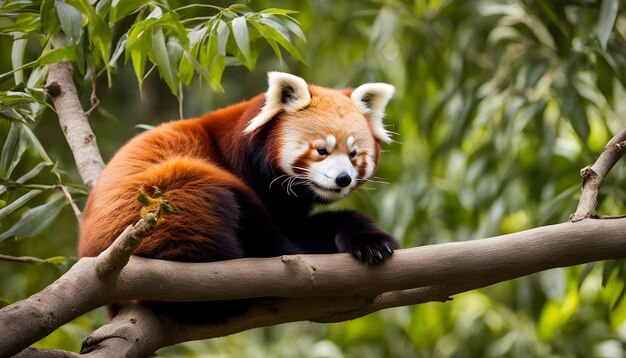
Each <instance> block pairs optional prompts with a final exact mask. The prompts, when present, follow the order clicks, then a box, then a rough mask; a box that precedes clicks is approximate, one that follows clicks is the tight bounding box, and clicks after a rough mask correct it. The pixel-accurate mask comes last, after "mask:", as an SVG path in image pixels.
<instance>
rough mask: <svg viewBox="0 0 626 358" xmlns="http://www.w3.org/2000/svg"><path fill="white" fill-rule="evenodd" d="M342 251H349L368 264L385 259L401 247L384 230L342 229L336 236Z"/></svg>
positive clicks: (336, 241) (338, 246)
mask: <svg viewBox="0 0 626 358" xmlns="http://www.w3.org/2000/svg"><path fill="white" fill-rule="evenodd" d="M335 243H336V244H337V248H338V249H339V251H340V252H347V253H349V254H350V255H352V256H353V257H354V258H356V259H357V260H359V261H362V262H364V263H366V264H377V263H381V262H383V261H385V260H386V259H388V258H389V257H390V256H391V255H393V251H394V250H395V249H398V248H399V245H398V242H397V241H396V239H394V238H393V237H392V236H391V235H389V234H387V233H386V232H383V231H379V230H376V231H364V232H349V231H341V232H339V233H338V234H337V236H336V238H335Z"/></svg>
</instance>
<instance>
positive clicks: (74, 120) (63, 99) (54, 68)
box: [46, 61, 104, 189]
mask: <svg viewBox="0 0 626 358" xmlns="http://www.w3.org/2000/svg"><path fill="white" fill-rule="evenodd" d="M72 72H73V70H72V64H71V63H70V62H66V61H63V62H57V63H54V64H51V65H50V68H49V69H48V78H47V80H46V93H47V94H48V96H50V98H51V99H52V102H53V103H54V108H56V111H57V114H58V116H59V122H60V124H61V129H62V130H63V134H65V138H66V140H67V143H68V144H69V146H70V149H71V150H72V154H73V155H74V160H75V162H76V167H77V168H78V172H79V173H80V176H81V178H82V180H83V182H84V183H85V185H86V186H87V187H88V188H89V189H91V188H92V187H93V186H94V184H95V183H96V180H97V179H98V176H99V175H100V172H102V169H103V168H104V161H103V160H102V156H101V155H100V151H99V150H98V145H97V144H96V137H95V136H94V134H93V131H92V130H91V127H90V126H89V122H88V121H87V117H86V116H85V112H84V111H83V108H82V106H81V104H80V99H79V98H78V93H77V91H76V86H75V85H74V81H73V80H72Z"/></svg>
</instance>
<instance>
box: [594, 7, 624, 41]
mask: <svg viewBox="0 0 626 358" xmlns="http://www.w3.org/2000/svg"><path fill="white" fill-rule="evenodd" d="M617 10H619V1H618V0H602V6H600V16H599V18H598V40H599V41H600V47H602V50H604V51H606V44H607V43H608V42H609V36H611V32H612V31H613V26H614V25H615V18H616V17H617Z"/></svg>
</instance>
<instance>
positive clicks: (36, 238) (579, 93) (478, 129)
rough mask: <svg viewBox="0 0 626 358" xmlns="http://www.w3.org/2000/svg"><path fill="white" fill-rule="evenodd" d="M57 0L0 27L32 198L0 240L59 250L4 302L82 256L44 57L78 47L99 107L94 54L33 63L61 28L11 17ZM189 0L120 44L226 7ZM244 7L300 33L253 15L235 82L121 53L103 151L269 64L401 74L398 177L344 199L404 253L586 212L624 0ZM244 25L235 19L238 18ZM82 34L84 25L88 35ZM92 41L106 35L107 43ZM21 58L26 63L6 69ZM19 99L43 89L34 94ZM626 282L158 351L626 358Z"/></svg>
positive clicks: (395, 151) (4, 107)
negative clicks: (48, 99) (40, 35)
mask: <svg viewBox="0 0 626 358" xmlns="http://www.w3.org/2000/svg"><path fill="white" fill-rule="evenodd" d="M44 3H45V1H44ZM58 3H59V2H57V3H55V6H56V9H57V11H61V13H62V14H66V15H67V14H69V15H68V16H70V18H71V16H72V14H73V12H72V10H71V9H70V10H67V8H64V7H63V6H64V5H63V4H66V5H67V3H70V4H71V3H72V2H71V1H68V2H67V3H65V2H61V7H59V4H58ZM113 3H114V4H115V3H116V2H113ZM132 3H137V4H140V3H146V4H147V3H148V2H141V1H136V2H132ZM41 4H42V3H41V2H36V1H35V2H31V1H9V2H0V32H2V33H3V34H5V35H7V36H0V53H2V56H0V73H5V74H6V75H2V76H1V77H0V81H1V82H0V90H1V91H2V93H1V94H0V114H1V115H2V119H0V138H2V139H1V141H2V153H1V154H0V176H1V178H0V205H2V206H3V207H4V208H7V207H10V205H11V204H12V203H16V202H18V204H20V205H14V206H13V207H11V208H12V209H13V208H14V209H15V210H10V211H9V210H5V211H2V209H1V208H0V220H1V221H0V225H1V226H0V253H1V254H5V255H11V256H34V257H38V258H42V259H44V260H46V261H47V263H44V264H36V265H30V264H25V263H15V262H5V261H0V276H1V277H2V279H1V280H0V305H8V304H10V303H12V302H15V301H17V300H20V299H23V298H25V297H28V296H29V295H31V294H33V293H35V292H38V291H40V290H41V289H42V288H43V287H45V286H47V285H49V284H50V283H51V282H53V281H54V280H55V279H56V278H58V277H59V276H60V275H61V274H63V272H65V271H67V269H68V268H69V267H70V266H71V265H72V264H73V263H74V262H75V261H76V236H77V227H78V224H77V222H76V218H75V217H74V214H73V212H72V209H71V207H70V205H69V204H68V202H67V201H66V200H65V196H64V195H63V194H62V193H61V192H60V190H58V188H59V187H60V184H62V185H63V187H65V188H66V189H68V190H69V191H70V193H71V194H72V196H73V197H74V199H75V200H76V202H77V203H78V205H79V207H82V205H84V202H85V198H86V194H87V190H86V189H85V188H84V187H83V186H82V185H81V182H80V178H79V176H78V173H77V171H76V169H75V167H76V166H75V164H74V162H73V158H72V155H71V152H70V150H69V148H68V147H67V143H66V141H65V139H64V137H63V133H62V131H61V128H60V127H59V124H58V121H57V120H56V115H55V113H54V112H53V110H52V109H50V108H48V107H46V105H44V104H41V103H40V102H42V101H43V93H42V92H41V91H37V90H35V89H34V88H37V87H41V83H42V82H41V81H42V80H43V76H44V75H45V72H43V73H41V71H40V70H39V69H40V68H41V69H43V71H45V63H44V62H46V61H54V60H58V59H63V58H67V57H68V56H69V57H70V59H73V60H74V63H75V64H76V67H77V73H76V75H75V79H76V83H77V85H78V87H79V93H80V95H81V98H82V99H83V103H84V107H85V108H89V106H90V94H91V93H92V81H91V77H90V75H89V74H90V68H89V60H87V61H85V60H84V58H88V59H89V56H90V54H89V53H88V51H87V52H85V53H82V55H81V54H80V53H78V54H74V55H68V54H67V53H59V52H57V53H56V55H54V56H58V57H57V58H55V57H54V56H53V55H50V56H48V58H47V59H46V60H45V61H41V59H39V63H36V62H37V61H38V57H39V56H40V54H41V50H42V47H44V46H45V42H42V41H40V40H38V39H37V38H36V37H34V36H33V38H30V37H28V36H27V37H25V38H28V39H29V40H28V41H23V39H22V40H21V42H20V40H19V37H17V36H15V33H16V31H17V30H19V29H22V30H24V29H26V30H29V27H28V26H31V27H33V28H34V27H35V26H41V24H40V25H29V21H32V19H30V18H28V17H27V16H22V15H19V16H22V18H21V19H20V17H19V16H13V15H12V14H17V13H20V14H22V13H28V11H25V10H24V9H26V10H28V9H34V10H33V13H36V12H38V11H39V9H40V6H41ZM212 4H213V5H215V6H220V7H228V6H230V5H232V3H230V2H225V1H215V2H212ZM185 5H187V3H186V2H183V1H170V2H167V3H165V2H154V3H152V4H147V5H143V6H145V8H142V7H139V6H138V7H137V9H134V10H133V12H130V15H129V16H128V17H126V18H123V19H122V18H121V20H120V22H119V23H118V24H117V25H116V26H115V27H113V29H112V32H111V36H112V44H113V45H112V47H111V49H110V54H112V55H113V56H115V54H117V51H115V50H116V47H115V45H116V44H117V43H119V41H120V40H121V39H123V33H124V31H126V30H125V29H128V27H129V26H131V25H132V24H133V23H134V22H136V21H138V20H139V19H142V16H143V18H145V17H146V16H147V15H148V14H150V13H151V12H152V11H154V9H155V8H157V7H159V8H161V9H162V12H163V13H164V14H165V15H164V16H167V15H168V14H170V15H171V14H177V15H179V16H180V19H183V20H185V19H193V18H194V17H201V16H212V15H215V13H216V12H217V10H216V9H212V8H205V7H186V8H182V7H184V6H185ZM245 5H246V6H247V7H249V8H250V9H251V10H252V11H255V12H260V11H262V10H264V9H270V8H280V9H289V10H294V11H296V12H295V13H290V14H286V15H289V16H291V17H292V18H293V19H295V20H297V22H298V23H299V27H300V29H301V30H299V29H297V28H294V27H293V26H289V25H287V23H286V22H283V23H279V25H280V24H282V25H283V26H284V27H283V28H282V31H283V32H280V31H279V33H278V34H275V33H274V34H270V35H273V36H283V35H284V37H283V38H284V40H283V41H282V42H280V41H279V42H278V45H280V46H281V47H282V48H283V50H282V56H281V57H282V58H281V59H279V58H277V55H276V53H275V52H274V51H273V48H272V46H271V44H270V43H268V42H263V41H261V40H259V38H260V37H262V36H261V34H260V33H257V32H255V31H257V28H255V27H254V26H253V24H252V23H251V22H248V24H247V29H248V30H249V34H250V35H249V36H250V38H249V39H250V45H249V47H248V48H247V51H246V50H245V49H244V48H245V46H243V48H242V46H241V43H240V42H238V41H236V40H234V38H231V39H230V40H229V43H228V48H227V50H228V51H232V52H229V53H228V54H229V55H233V56H227V57H226V58H225V62H224V63H223V65H224V66H225V71H224V73H223V75H222V76H221V78H220V77H219V76H217V73H213V72H212V73H210V74H209V75H208V76H206V74H205V75H203V74H202V73H201V71H197V68H193V67H192V71H191V73H192V76H193V74H194V72H199V73H200V76H199V77H193V80H190V81H189V82H187V83H185V82H186V81H185V73H183V72H180V73H178V72H176V71H169V74H168V71H164V70H162V68H164V67H163V66H161V65H162V62H160V60H159V56H158V55H157V54H158V51H157V52H156V53H155V55H153V57H149V60H150V61H152V62H154V63H157V64H159V65H160V66H159V68H158V70H152V71H150V67H151V64H150V62H148V65H147V66H146V67H145V68H144V69H143V72H142V73H143V74H144V75H145V77H142V78H143V82H142V84H140V81H138V80H137V77H136V73H137V68H136V67H134V66H133V62H132V60H131V59H129V60H128V61H124V60H125V56H127V55H126V54H121V56H120V57H119V59H118V60H117V61H112V62H111V63H112V64H113V65H111V66H109V68H108V71H100V74H99V76H98V77H97V80H96V84H97V86H96V88H97V92H96V93H97V98H98V99H99V101H100V104H99V106H97V107H96V108H95V110H94V111H93V112H92V113H91V115H90V124H91V126H92V127H93V129H94V132H95V135H96V137H97V140H98V145H99V147H100V150H101V152H102V154H103V157H104V159H105V161H106V160H108V159H109V158H110V157H111V156H112V155H113V153H114V152H115V150H116V149H117V148H119V147H120V146H121V145H123V143H125V142H126V141H127V140H128V139H129V138H131V137H132V136H134V135H136V134H137V133H139V132H140V131H142V130H145V129H146V128H147V127H149V126H153V125H156V124H158V123H161V122H163V121H168V120H171V119H175V118H178V117H179V116H180V112H181V111H182V113H183V115H184V116H185V117H193V116H198V115H201V114H203V113H205V112H208V111H211V110H214V109H217V108H220V107H223V106H226V105H228V104H231V103H234V102H237V101H240V100H243V99H246V98H249V97H251V96H254V95H256V94H257V93H259V92H261V91H263V90H264V89H265V88H266V72H267V71H270V70H281V71H286V72H290V73H294V74H297V75H299V76H301V77H303V78H305V79H306V80H307V81H309V82H312V83H316V84H319V85H323V86H329V87H336V88H343V87H349V86H357V85H359V84H361V83H364V82H388V83H391V84H393V85H394V86H395V87H396V89H397V92H396V96H395V98H394V99H393V100H392V102H391V103H390V105H389V107H388V110H387V115H386V123H387V124H388V125H389V129H390V130H391V131H393V132H396V133H397V134H396V135H395V136H394V140H395V141H396V142H395V143H393V144H391V145H385V146H384V153H383V154H382V158H381V163H380V168H379V171H378V173H377V177H379V178H381V179H379V181H383V182H387V184H386V183H373V184H370V185H368V188H369V189H371V190H364V191H360V192H357V193H356V194H353V195H352V197H351V198H349V199H347V200H345V201H343V202H342V203H340V204H338V205H334V207H350V208H356V209H358V210H361V211H364V212H367V213H368V214H370V215H372V216H373V217H374V218H375V219H376V221H377V222H378V223H379V224H380V226H381V227H382V228H384V229H385V230H387V231H388V232H390V233H392V234H393V235H394V236H396V237H397V238H398V239H400V240H401V241H402V244H403V246H404V247H412V246H419V245H427V244H434V243H443V242H452V241H465V240H472V239H477V238H483V237H489V236H494V235H498V234H505V233H511V232H516V231H521V230H525V229H529V228H533V227H537V226H542V225H548V224H553V223H559V222H563V221H567V219H568V217H569V215H570V214H572V213H573V212H574V211H575V210H576V203H577V199H578V193H579V190H580V175H579V173H578V172H579V170H580V168H583V167H584V166H586V165H588V164H590V163H593V161H594V160H595V158H596V157H597V156H598V154H599V153H600V152H601V150H602V148H603V146H604V145H605V144H606V142H607V141H608V140H609V139H610V138H611V136H612V134H613V133H615V132H617V131H618V130H619V129H620V128H621V127H622V126H623V123H624V119H623V118H624V116H625V115H626V91H625V85H626V42H625V39H626V16H625V15H624V11H623V9H624V5H625V4H624V2H619V1H610V0H603V1H553V2H545V1H531V0H525V1H489V0H482V1H425V0H415V1H412V2H411V1H397V0H386V1H357V0H350V1H330V0H322V1H253V2H250V3H247V4H245ZM20 6H23V7H20ZM29 6H30V8H29ZM69 6H71V5H69ZM114 7H115V5H114ZM181 8H182V9H181ZM59 9H61V10H59ZM238 9H239V10H240V9H241V8H237V7H235V8H234V10H237V11H239V10H238ZM35 10H37V11H35ZM135 10H136V11H135ZM64 11H68V12H67V13H65V12H64ZM246 11H247V10H246ZM276 11H278V10H276ZM109 15H110V14H109ZM281 16H283V14H278V17H279V18H281V19H284V18H286V17H281ZM59 17H61V15H59ZM171 18H172V19H174V20H177V19H176V17H175V16H171ZM174 20H172V21H174ZM289 23H290V22H289ZM20 26H21V27H20ZM44 26H45V22H44ZM60 26H61V27H64V26H65V28H64V29H65V30H66V33H73V34H74V35H76V34H78V33H79V31H80V29H79V30H76V28H74V29H72V27H71V26H72V22H71V21H70V22H69V23H68V24H64V23H63V21H61V23H60ZM229 26H231V27H230V28H231V31H233V32H234V30H232V29H233V28H232V26H233V24H232V23H229ZM237 26H239V25H237ZM269 26H270V27H271V25H269ZM32 31H35V30H32ZM174 31H176V30H172V29H167V30H166V31H165V32H164V33H162V35H163V36H164V40H165V42H166V50H167V51H168V55H169V56H170V57H169V59H170V60H171V62H172V63H173V62H174V61H175V60H177V61H181V59H180V58H177V57H176V56H173V57H171V56H172V53H174V54H175V53H177V52H176V48H177V47H176V41H175V39H176V36H175V33H174ZM24 32H25V33H27V34H28V33H29V32H28V31H24ZM81 36H84V35H76V37H78V38H79V39H77V38H76V37H75V38H74V39H75V40H76V41H77V43H78V42H80V38H81ZM83 40H84V38H83ZM81 46H83V45H81ZM84 46H87V47H86V48H89V49H90V50H92V51H97V49H98V48H99V47H98V44H97V43H95V44H85V45H84ZM274 46H276V42H275V43H274ZM231 47H232V48H234V49H231ZM94 48H95V49H96V50H94ZM9 54H10V56H9ZM72 56H75V57H73V58H72ZM93 56H94V57H97V56H96V55H93ZM16 61H17V62H16ZM31 61H32V62H31ZM144 61H145V59H144ZM80 63H82V67H81V65H80ZM242 63H243V65H242ZM22 64H26V65H25V66H24V68H23V70H19V71H14V72H12V73H10V72H11V71H13V70H14V69H16V68H20V67H21V65H22ZM29 64H30V65H29ZM33 68H35V70H34V71H33ZM181 68H182V67H181ZM38 71H39V72H40V73H38ZM211 71H213V70H211ZM146 73H147V74H146ZM140 77H141V76H140ZM181 81H182V82H181ZM181 89H182V91H181ZM15 93H24V94H26V95H27V96H30V98H28V100H29V101H31V100H35V102H34V103H27V104H26V105H25V103H26V102H20V100H19V99H17V97H19V96H17V97H16V95H15ZM22 97H24V96H22ZM37 101H39V104H37V103H38V102H37ZM16 109H18V110H16ZM34 138H37V139H34ZM36 143H40V144H41V145H40V146H38V145H36ZM19 178H22V180H21V181H20V179H19ZM624 180H626V170H625V169H624V166H623V165H620V164H618V165H617V166H616V167H615V168H614V169H613V170H612V172H611V174H610V176H609V179H608V180H607V182H606V183H605V185H604V186H603V190H602V195H601V198H600V199H601V200H600V207H599V211H600V212H601V213H603V214H607V215H611V214H612V215H619V214H624V213H625V212H626V210H625V209H626V208H625V205H624V203H625V202H626V191H625V190H624V186H623V184H622V183H623V182H624ZM35 191H36V192H35ZM21 198H24V199H26V198H27V199H29V200H24V202H20V201H19V200H20V199H21ZM29 213H30V214H29ZM29 220H30V221H29ZM33 223H36V225H35V224H33ZM7 232H8V234H7ZM16 236H17V238H16ZM625 280H626V266H625V265H624V264H623V263H622V262H613V261H610V262H603V263H598V264H588V265H584V266H576V267H571V268H565V269H554V270H550V271H545V272H541V273H539V274H535V275H531V276H528V277H524V278H521V279H517V280H514V281H508V282H505V283H501V284H497V285H494V286H491V287H488V288H485V289H482V290H476V291H471V292H468V293H464V294H460V295H457V296H455V297H454V299H453V300H452V301H450V302H446V303H428V304H423V305H419V306H413V307H402V308H395V309H390V310H386V311H382V312H379V313H376V314H372V315H370V316H367V317H364V318H360V319H357V320H354V321H350V322H344V323H338V324H326V325H321V324H312V323H295V324H287V325H281V326H276V327H269V328H262V329H255V330H252V331H248V332H243V333H239V334H236V335H232V336H229V337H225V338H220V339H212V340H207V341H199V342H191V343H186V344H182V345H178V346H175V347H171V348H165V349H163V350H161V351H160V353H162V354H163V355H165V356H172V355H177V354H187V355H193V354H198V355H200V354H202V355H204V356H206V355H214V356H246V357H256V356H283V357H298V356H301V357H310V356H315V357H341V356H345V357H381V356H407V357H408V356H418V357H421V356H423V357H450V356H476V357H478V356H481V357H489V356H493V357H500V356H512V357H528V356H536V357H582V356H611V357H621V356H623V352H624V350H625V347H626V302H625V301H624V300H623V296H624V293H625ZM0 307H1V306H0ZM106 321H107V318H106V315H105V313H104V310H103V309H99V310H96V311H94V312H91V313H89V314H87V315H85V316H83V317H81V318H79V319H77V320H75V321H73V322H71V323H69V324H66V325H65V326H63V327H62V328H60V329H59V330H57V331H56V332H55V333H53V334H52V335H50V336H48V337H47V338H45V339H44V340H42V341H40V342H39V343H37V345H36V346H37V347H49V348H62V349H69V350H74V351H78V350H79V347H80V341H81V339H82V338H84V337H85V336H87V335H88V334H89V333H90V332H91V331H93V330H94V329H95V328H97V327H99V326H101V325H102V324H104V323H105V322H106Z"/></svg>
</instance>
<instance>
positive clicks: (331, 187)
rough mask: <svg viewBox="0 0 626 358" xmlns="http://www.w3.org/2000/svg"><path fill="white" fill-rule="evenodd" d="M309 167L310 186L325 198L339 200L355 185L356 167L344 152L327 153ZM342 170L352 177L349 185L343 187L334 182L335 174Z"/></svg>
mask: <svg viewBox="0 0 626 358" xmlns="http://www.w3.org/2000/svg"><path fill="white" fill-rule="evenodd" d="M310 169H311V171H310V174H309V179H311V181H312V182H313V183H314V185H313V186H312V187H311V188H312V189H313V191H315V193H316V194H317V195H319V196H321V197H322V198H324V199H326V200H330V201H335V200H339V199H341V198H343V197H345V196H346V195H348V194H349V193H350V191H352V189H354V187H355V185H356V180H355V179H356V176H357V172H356V169H354V166H353V165H352V162H351V161H350V159H349V158H348V155H347V154H345V153H335V154H332V155H329V156H328V157H327V158H326V159H324V160H322V161H320V162H316V163H313V164H311V167H310ZM343 172H346V173H348V175H350V177H351V178H352V182H351V183H350V185H348V186H347V187H345V188H342V187H340V186H339V185H337V183H336V182H335V179H336V178H337V176H338V175H339V174H341V173H343Z"/></svg>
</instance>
